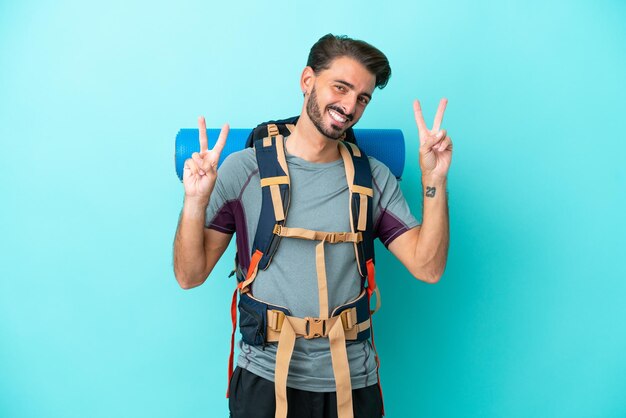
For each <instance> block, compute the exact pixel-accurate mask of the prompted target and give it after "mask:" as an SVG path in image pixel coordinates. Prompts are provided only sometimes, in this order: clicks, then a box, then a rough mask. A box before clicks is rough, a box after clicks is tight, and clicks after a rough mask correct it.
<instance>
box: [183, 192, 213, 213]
mask: <svg viewBox="0 0 626 418" xmlns="http://www.w3.org/2000/svg"><path fill="white" fill-rule="evenodd" d="M207 206H209V200H208V199H207V198H202V197H197V196H187V195H185V200H184V202H183V214H184V215H185V216H188V217H193V218H196V217H202V218H204V216H205V213H206V208H207Z"/></svg>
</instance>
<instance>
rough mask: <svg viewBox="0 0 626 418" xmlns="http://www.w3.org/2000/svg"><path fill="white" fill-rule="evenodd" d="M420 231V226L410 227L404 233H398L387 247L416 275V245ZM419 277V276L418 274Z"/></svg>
mask: <svg viewBox="0 0 626 418" xmlns="http://www.w3.org/2000/svg"><path fill="white" fill-rule="evenodd" d="M419 233H420V226H415V227H413V228H411V229H408V230H407V231H406V232H404V233H403V234H400V235H398V236H397V237H396V238H395V239H394V240H393V241H391V243H389V246H388V247H387V248H388V249H389V251H391V253H392V254H393V255H394V256H396V258H397V259H398V260H400V262H401V263H402V265H404V267H406V269H407V270H409V272H410V273H411V274H413V275H414V276H416V273H417V272H414V271H413V270H414V267H413V265H414V261H415V247H416V246H417V239H418V237H419ZM416 277H417V276H416Z"/></svg>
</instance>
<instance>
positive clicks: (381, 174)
mask: <svg viewBox="0 0 626 418" xmlns="http://www.w3.org/2000/svg"><path fill="white" fill-rule="evenodd" d="M370 165H371V168H372V180H373V187H374V202H373V203H374V214H373V215H374V237H378V238H379V239H380V241H381V242H382V243H383V244H384V245H385V247H389V244H391V243H392V242H393V240H394V239H396V238H398V237H399V236H400V235H402V234H403V233H405V232H406V231H408V230H409V229H411V228H414V227H416V226H419V222H418V221H417V219H415V217H414V216H413V214H412V213H411V210H410V209H409V205H408V204H407V202H406V200H405V199H404V195H403V194H402V190H400V185H399V184H398V180H396V177H395V176H394V175H393V173H391V171H390V170H389V168H387V166H386V165H384V164H383V163H381V162H380V161H378V160H376V159H375V158H371V157H370Z"/></svg>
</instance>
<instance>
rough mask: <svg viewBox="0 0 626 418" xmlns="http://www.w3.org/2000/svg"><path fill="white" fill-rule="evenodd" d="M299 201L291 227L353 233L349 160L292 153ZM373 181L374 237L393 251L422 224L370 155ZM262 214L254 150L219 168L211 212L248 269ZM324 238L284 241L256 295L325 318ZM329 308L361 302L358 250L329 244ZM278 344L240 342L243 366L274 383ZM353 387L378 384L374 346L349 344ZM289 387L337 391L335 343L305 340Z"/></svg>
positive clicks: (293, 201)
mask: <svg viewBox="0 0 626 418" xmlns="http://www.w3.org/2000/svg"><path fill="white" fill-rule="evenodd" d="M287 164H288V168H289V175H290V177H291V188H290V190H291V198H290V205H289V212H288V215H287V220H286V226H288V227H299V228H306V229H312V230H318V231H335V232H341V231H350V218H349V212H348V210H349V207H350V206H349V192H348V185H347V182H346V175H345V169H344V165H343V160H342V159H339V160H336V161H333V162H329V163H311V162H308V161H305V160H303V159H301V158H298V157H295V156H292V155H289V154H287ZM370 165H371V169H372V177H373V188H374V197H373V205H374V211H373V220H374V236H375V237H378V238H379V239H380V240H381V241H382V242H383V244H385V246H388V245H389V243H391V242H392V241H393V240H394V239H395V238H396V237H398V236H399V235H401V234H402V233H404V232H406V231H407V230H409V229H410V228H413V227H415V226H417V225H418V222H417V220H416V219H415V218H414V217H413V215H412V214H411V212H410V211H409V208H408V205H407V204H406V201H405V200H404V197H403V196H402V192H401V191H400V188H399V186H398V182H397V180H396V178H395V177H394V175H393V174H392V173H391V172H390V171H389V169H388V168H387V167H386V166H385V165H383V164H382V163H380V162H379V161H377V160H376V159H374V158H371V157H370ZM260 209H261V185H260V180H259V170H258V166H257V162H256V157H255V154H254V149H253V148H248V149H245V150H243V151H239V152H236V153H234V154H231V155H229V156H228V157H227V158H226V159H225V160H224V162H223V164H222V165H221V167H220V168H219V171H218V177H217V182H216V184H215V189H214V190H213V194H212V195H211V199H210V203H209V206H208V208H207V214H206V227H208V228H212V229H215V230H217V231H220V232H224V233H229V234H232V233H234V232H236V233H237V234H236V242H237V253H238V259H239V265H240V268H241V270H242V271H243V272H244V273H245V272H246V271H247V269H248V266H249V265H250V254H251V246H252V243H253V242H254V236H255V233H256V228H257V224H258V220H259V212H260ZM318 243H319V242H318V241H309V240H302V239H293V238H283V239H282V240H281V243H280V246H279V248H278V250H277V251H276V254H275V255H274V257H273V259H272V262H271V264H270V265H269V267H268V268H267V269H266V270H259V272H258V274H257V276H256V279H255V280H254V282H253V283H252V294H253V295H254V296H255V297H256V298H258V299H261V300H263V301H265V302H267V303H270V304H273V305H278V306H284V307H287V308H289V309H290V311H291V313H292V315H294V316H297V317H301V318H303V317H307V316H311V317H319V316H320V315H319V300H318V299H319V296H318V288H317V272H316V265H315V246H316V245H317V244H318ZM325 262H326V275H327V282H328V305H329V310H330V311H331V312H332V310H333V309H334V308H335V307H337V306H339V305H342V304H345V303H346V302H349V301H352V300H354V299H355V298H356V297H357V296H358V295H359V293H360V291H361V278H360V276H359V273H358V270H357V265H356V257H355V254H354V246H353V244H351V243H337V244H325ZM276 345H277V344H276V343H273V344H269V345H267V346H265V347H255V346H250V345H248V344H245V343H244V342H240V348H241V350H240V355H239V359H238V362H237V363H238V365H239V366H240V367H242V368H244V369H247V370H248V371H250V372H252V373H255V374H257V375H259V376H261V377H263V378H265V379H268V380H271V381H273V380H274V366H275V359H276ZM347 351H348V360H349V363H350V375H351V381H352V388H353V389H359V388H363V387H366V386H369V385H373V384H375V383H377V374H376V361H375V358H374V352H373V350H372V348H371V345H370V342H369V341H365V342H348V344H347ZM287 386H289V387H293V388H296V389H301V390H308V391H314V392H332V391H335V379H334V376H333V370H332V362H331V356H330V349H329V342H328V339H327V338H316V339H312V340H306V339H304V338H297V340H296V344H295V348H294V352H293V356H292V360H291V364H290V368H289V376H288V379H287Z"/></svg>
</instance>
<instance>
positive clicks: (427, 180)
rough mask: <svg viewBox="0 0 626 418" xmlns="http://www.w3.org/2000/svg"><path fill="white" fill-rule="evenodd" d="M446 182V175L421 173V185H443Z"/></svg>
mask: <svg viewBox="0 0 626 418" xmlns="http://www.w3.org/2000/svg"><path fill="white" fill-rule="evenodd" d="M447 184H448V178H447V177H446V176H437V175H433V174H426V175H422V185H423V186H430V187H445V186H446V185H447Z"/></svg>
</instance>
